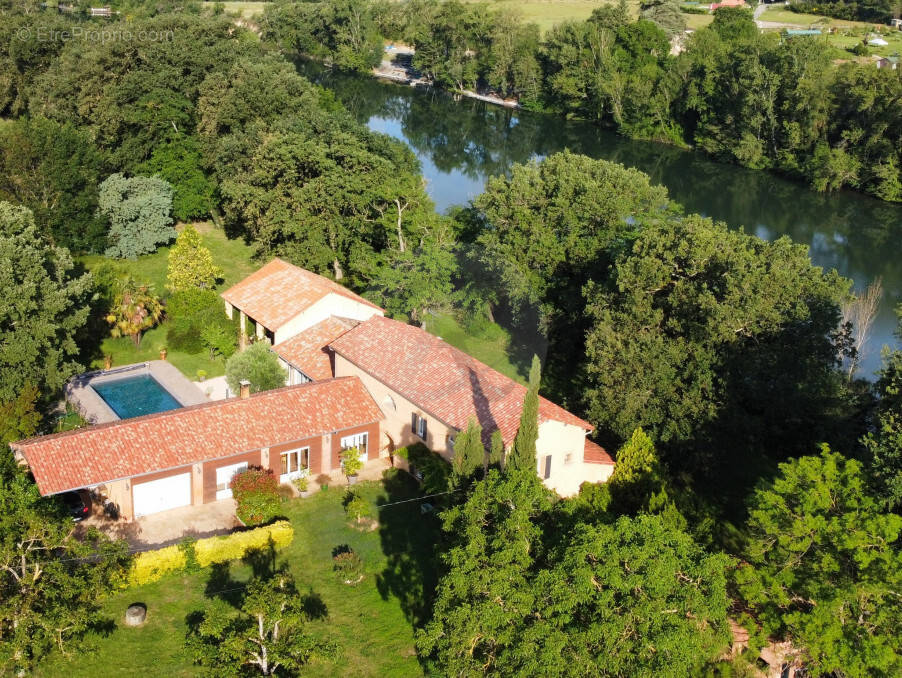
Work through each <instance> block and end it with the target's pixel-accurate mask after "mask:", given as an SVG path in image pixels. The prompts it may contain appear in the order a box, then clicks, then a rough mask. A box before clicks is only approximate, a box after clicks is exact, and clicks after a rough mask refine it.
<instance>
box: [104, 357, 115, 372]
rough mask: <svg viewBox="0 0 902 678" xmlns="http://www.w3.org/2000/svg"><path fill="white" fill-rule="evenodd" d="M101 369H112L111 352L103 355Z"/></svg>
mask: <svg viewBox="0 0 902 678" xmlns="http://www.w3.org/2000/svg"><path fill="white" fill-rule="evenodd" d="M103 369H104V370H111V369H113V354H112V353H107V354H106V355H105V356H103Z"/></svg>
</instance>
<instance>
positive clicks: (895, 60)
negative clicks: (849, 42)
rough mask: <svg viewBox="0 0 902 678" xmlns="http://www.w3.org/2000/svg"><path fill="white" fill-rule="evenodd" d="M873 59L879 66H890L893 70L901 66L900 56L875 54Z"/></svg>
mask: <svg viewBox="0 0 902 678" xmlns="http://www.w3.org/2000/svg"><path fill="white" fill-rule="evenodd" d="M871 59H872V60H873V61H874V65H875V66H877V68H888V69H890V70H891V71H894V70H896V69H897V68H898V67H899V57H898V56H889V57H885V56H878V55H876V54H875V55H873V56H872V57H871Z"/></svg>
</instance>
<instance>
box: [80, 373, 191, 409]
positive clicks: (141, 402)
mask: <svg viewBox="0 0 902 678" xmlns="http://www.w3.org/2000/svg"><path fill="white" fill-rule="evenodd" d="M91 388H93V389H94V390H95V391H97V395H99V396H100V397H101V398H103V401H104V402H105V403H106V404H107V405H109V406H110V408H111V409H112V410H113V412H115V413H116V415H117V416H118V417H119V418H120V419H129V418H131V417H140V416H141V415H142V414H153V413H154V412H165V411H167V410H175V409H177V408H179V407H181V406H182V404H181V403H180V402H179V401H178V400H176V399H175V398H173V397H172V394H170V393H169V391H167V390H166V389H165V388H163V387H162V386H161V385H160V382H158V381H157V380H156V379H154V378H153V377H152V376H150V375H149V374H140V375H138V376H135V377H124V378H122V379H111V380H108V381H101V382H94V383H92V384H91Z"/></svg>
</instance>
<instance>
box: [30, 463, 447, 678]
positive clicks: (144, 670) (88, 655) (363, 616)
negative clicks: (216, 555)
mask: <svg viewBox="0 0 902 678" xmlns="http://www.w3.org/2000/svg"><path fill="white" fill-rule="evenodd" d="M357 487H358V488H359V489H360V491H361V493H362V495H363V496H364V497H365V498H366V499H367V500H368V501H370V502H371V503H372V504H373V505H374V506H375V505H377V504H379V503H386V502H390V501H397V500H400V499H406V498H410V497H413V496H416V494H417V492H418V489H417V488H416V484H415V483H414V482H413V481H412V479H411V478H410V476H409V475H408V474H406V473H404V472H389V474H388V478H387V479H386V480H383V482H381V483H377V482H366V483H360V484H359V485H358V486H357ZM343 494H344V488H330V489H328V490H327V491H325V492H317V493H316V494H314V495H312V496H311V497H308V498H306V499H292V500H289V501H287V502H286V503H285V504H283V508H284V509H285V510H284V513H285V514H286V517H287V518H288V519H289V520H291V523H292V525H293V526H294V529H295V536H294V541H293V542H292V543H291V545H290V546H289V547H288V548H286V549H285V550H284V551H283V552H281V553H280V554H279V557H278V561H279V563H281V562H285V563H287V564H288V566H289V567H290V569H291V570H292V572H293V573H294V575H295V578H296V580H297V583H298V589H299V590H300V591H301V593H302V594H305V595H306V596H307V601H309V602H311V603H312V604H311V608H314V607H318V608H320V609H324V610H325V612H326V616H325V618H323V619H320V620H316V621H311V622H310V626H309V628H310V631H311V632H312V633H316V634H317V635H319V636H320V637H322V638H329V639H331V640H333V641H335V642H336V643H337V644H338V645H339V647H340V648H341V655H340V656H339V657H338V658H337V659H336V660H334V661H328V662H327V661H319V662H316V663H314V664H311V665H310V666H309V667H307V669H306V670H305V671H304V675H305V676H351V677H356V676H360V677H364V676H374V677H376V676H379V677H381V676H392V677H393V678H395V677H398V678H405V677H407V676H422V675H423V671H422V669H421V667H420V664H419V661H418V659H417V657H416V652H415V650H414V622H415V621H416V620H419V619H420V615H421V614H422V610H423V601H424V598H425V596H427V595H429V594H430V593H431V592H432V591H433V590H434V588H435V567H434V563H433V557H434V544H435V543H436V540H437V538H438V530H439V523H438V519H437V518H436V517H435V516H434V515H433V514H427V515H425V516H424V515H422V514H421V513H420V508H419V502H410V503H406V504H399V505H397V506H390V507H386V508H383V509H381V510H379V511H374V514H376V515H378V518H379V521H380V525H379V528H378V529H376V530H374V531H372V532H361V531H359V530H357V529H354V528H352V527H350V526H349V525H348V523H347V520H346V517H345V514H344V510H343V509H342V505H341V500H342V496H343ZM342 544H347V545H349V546H350V547H351V548H353V549H354V550H355V551H356V552H357V553H359V554H360V556H361V557H362V558H363V561H364V567H365V577H364V579H363V581H362V582H361V583H360V584H358V585H356V586H348V585H346V584H344V583H342V582H340V581H338V579H337V578H336V576H335V574H334V573H333V571H332V550H333V549H334V548H335V547H336V546H340V545H342ZM250 574H251V570H250V568H249V567H248V566H247V565H244V564H242V563H238V562H236V563H233V564H232V566H231V567H230V568H228V570H227V571H226V572H217V570H216V569H215V568H208V569H205V570H202V571H201V572H199V573H197V574H190V575H179V576H171V577H168V578H165V579H162V580H160V581H158V582H154V583H153V584H148V585H146V586H141V587H136V588H132V589H129V590H127V591H125V592H123V593H120V594H117V595H114V596H112V597H111V598H110V599H108V600H107V601H105V603H104V609H105V611H106V612H107V613H108V614H109V617H110V621H111V625H110V628H109V629H108V631H107V632H105V633H100V632H98V633H92V634H90V635H89V636H88V637H87V638H86V639H85V641H84V642H80V643H78V646H77V648H73V650H75V651H74V652H73V654H72V656H71V657H70V658H66V657H63V656H61V655H60V654H59V653H55V654H54V655H52V656H50V657H49V658H48V659H47V660H46V661H44V662H43V663H42V664H41V665H40V666H39V667H38V669H37V671H35V674H34V675H35V676H38V677H44V678H50V677H56V676H61V675H65V676H67V677H68V678H95V677H96V676H142V678H155V677H157V676H159V677H161V678H162V677H164V676H165V677H167V678H168V677H169V676H194V675H197V674H198V671H197V670H196V669H195V667H193V666H192V665H191V661H190V658H189V657H188V655H187V653H186V652H185V648H184V643H185V633H186V631H187V628H188V626H187V617H188V615H189V614H191V613H192V612H194V611H195V610H201V609H203V608H204V607H205V605H206V602H207V601H208V600H209V599H210V598H211V597H212V596H214V595H219V596H223V597H225V599H226V600H227V601H228V602H230V603H233V604H234V603H237V601H238V598H237V596H240V593H241V591H240V587H241V585H242V584H243V583H244V582H246V581H247V579H248V578H249V576H250ZM229 589H238V590H237V591H230V590H229ZM217 591H219V592H222V593H219V594H216V593H215V592H217ZM137 601H140V602H142V603H144V604H145V605H147V621H146V622H145V624H144V625H143V626H141V627H138V628H129V627H125V626H124V625H123V624H122V620H123V615H124V614H125V608H126V607H127V606H128V605H129V604H130V603H134V602H137Z"/></svg>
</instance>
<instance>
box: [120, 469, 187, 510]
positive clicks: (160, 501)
mask: <svg viewBox="0 0 902 678" xmlns="http://www.w3.org/2000/svg"><path fill="white" fill-rule="evenodd" d="M132 497H133V499H134V502H135V517H136V518H137V517H138V516H146V515H148V514H149V513H157V512H159V511H166V510H167V509H173V508H178V507H179V506H188V505H189V504H191V473H190V472H189V473H182V474H179V475H177V476H169V477H168V478H160V479H159V480H151V481H150V482H148V483H136V484H133V485H132Z"/></svg>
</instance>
